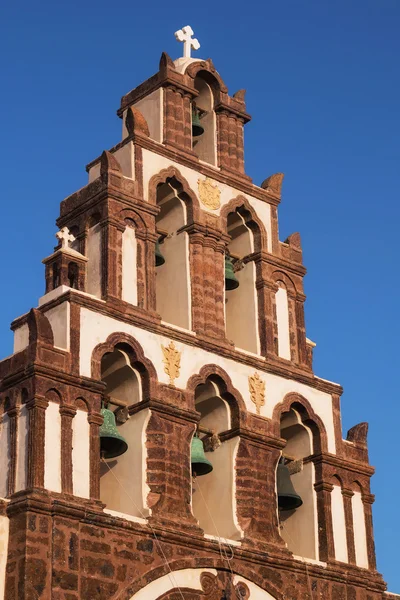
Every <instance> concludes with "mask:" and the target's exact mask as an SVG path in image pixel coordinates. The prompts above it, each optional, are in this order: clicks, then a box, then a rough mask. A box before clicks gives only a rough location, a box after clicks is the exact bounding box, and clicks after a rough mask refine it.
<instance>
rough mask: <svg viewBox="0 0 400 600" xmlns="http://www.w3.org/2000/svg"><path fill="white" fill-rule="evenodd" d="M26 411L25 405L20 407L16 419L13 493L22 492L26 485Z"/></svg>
mask: <svg viewBox="0 0 400 600" xmlns="http://www.w3.org/2000/svg"><path fill="white" fill-rule="evenodd" d="M28 419H29V417H28V409H27V408H26V406H25V405H23V406H22V407H21V412H20V415H19V417H18V442H17V473H16V481H15V491H16V492H19V491H20V490H24V489H25V488H26V484H27V473H28V431H29V420H28Z"/></svg>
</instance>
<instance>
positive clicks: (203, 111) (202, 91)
mask: <svg viewBox="0 0 400 600" xmlns="http://www.w3.org/2000/svg"><path fill="white" fill-rule="evenodd" d="M194 87H195V88H196V90H197V91H198V96H197V97H196V99H195V101H194V102H193V110H194V111H197V112H198V116H199V118H200V123H201V125H202V127H203V128H204V133H203V134H202V135H200V136H196V137H195V136H192V147H193V150H194V152H195V153H196V154H197V156H198V157H199V159H200V160H202V161H204V162H206V163H209V164H211V165H216V163H217V135H216V132H217V125H216V115H215V111H214V104H215V101H214V94H213V90H212V88H211V86H210V85H209V84H208V83H207V82H206V81H205V80H204V78H203V77H202V75H201V73H200V74H198V75H197V76H196V77H195V80H194ZM192 118H193V113H192Z"/></svg>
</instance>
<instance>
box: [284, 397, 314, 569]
mask: <svg viewBox="0 0 400 600" xmlns="http://www.w3.org/2000/svg"><path fill="white" fill-rule="evenodd" d="M300 410H301V409H298V408H297V407H296V408H294V407H293V406H292V407H291V409H290V410H289V411H288V412H285V413H283V414H282V418H281V424H280V434H281V437H282V438H283V439H285V440H286V446H285V448H284V450H283V456H284V457H285V459H286V463H287V466H288V469H289V473H290V480H291V482H292V484H293V486H294V489H295V491H296V493H297V494H298V495H299V496H300V497H301V499H302V501H303V504H302V505H301V506H300V507H299V508H296V509H295V510H279V523H280V530H281V536H282V537H283V539H284V540H285V542H286V544H287V547H288V549H289V550H290V551H291V552H293V554H294V555H295V556H301V557H304V558H311V559H315V560H317V559H318V524H317V504H316V494H315V490H314V483H315V474H314V465H313V463H312V462H311V461H310V460H307V459H308V457H309V456H310V455H311V454H313V432H312V431H311V429H310V427H308V426H307V425H305V424H304V423H303V421H302V418H301V412H300ZM277 493H279V490H277Z"/></svg>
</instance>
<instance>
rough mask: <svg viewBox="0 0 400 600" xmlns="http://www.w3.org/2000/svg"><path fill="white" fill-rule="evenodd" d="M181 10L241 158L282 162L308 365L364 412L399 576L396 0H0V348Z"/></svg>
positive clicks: (388, 545) (394, 577) (256, 174)
mask: <svg viewBox="0 0 400 600" xmlns="http://www.w3.org/2000/svg"><path fill="white" fill-rule="evenodd" d="M188 23H189V24H190V25H192V27H193V29H194V30H195V34H196V36H197V37H198V38H199V40H200V42H201V46H202V47H201V49H200V51H199V52H198V53H197V55H198V56H200V57H202V58H208V57H211V58H212V59H213V61H214V64H215V66H216V68H217V69H218V71H219V72H220V73H221V75H222V77H223V79H224V80H225V83H226V84H227V86H228V88H229V90H230V92H231V93H233V92H235V91H236V90H238V89H240V88H246V89H247V106H248V110H249V112H250V113H251V114H252V116H253V120H252V121H251V123H249V124H248V125H247V126H246V140H245V141H246V154H245V157H246V166H247V172H248V174H249V175H251V176H252V177H253V179H254V182H255V183H257V184H260V183H261V181H262V180H263V179H264V178H265V177H267V176H269V175H270V174H272V173H275V172H277V171H283V172H284V173H285V180H284V187H283V202H282V205H281V207H280V233H281V239H285V237H286V236H287V235H288V234H290V233H292V232H293V231H300V232H301V235H302V240H303V250H304V261H305V264H306V266H307V267H308V275H307V277H306V280H305V290H306V294H307V296H308V300H307V303H306V317H307V335H308V336H309V337H310V338H311V339H313V340H315V341H316V342H317V348H316V351H315V370H316V373H317V374H318V375H320V376H321V377H324V378H327V379H332V380H334V381H338V382H340V383H341V384H342V385H343V386H344V390H345V393H344V396H343V402H342V409H343V429H344V433H346V431H347V429H348V428H349V427H351V426H352V425H354V424H355V423H358V422H360V421H369V423H370V434H369V448H370V460H371V463H372V464H373V465H375V466H376V468H377V474H376V475H375V476H374V478H373V483H372V488H373V492H374V493H375V494H376V503H375V506H374V520H375V521H374V522H375V537H376V546H377V554H378V566H379V569H380V570H381V571H382V572H383V574H384V577H385V579H386V580H387V581H388V583H389V588H390V589H392V591H397V592H400V570H399V568H398V560H399V559H398V539H399V537H400V514H399V511H398V510H397V505H398V498H399V495H400V478H399V476H398V462H397V460H395V456H397V455H398V453H399V449H398V443H399V422H398V403H399V385H398V377H399V373H398V371H399V369H398V364H399V359H398V350H399V339H400V326H399V265H398V262H399V258H400V257H399V243H398V223H399V220H400V209H399V178H398V172H399V158H400V156H399V154H400V151H399V139H400V118H399V107H400V83H399V56H400V35H399V31H400V2H399V0H374V1H373V0H331V1H330V2H328V1H326V0H285V1H283V0H281V1H276V0H275V2H270V1H266V2H261V1H260V0H259V1H257V2H256V1H254V0H248V1H247V2H245V3H242V2H238V1H237V0H234V1H232V2H229V3H227V2H223V1H222V2H214V3H205V4H204V3H203V4H201V3H198V2H187V1H186V2H182V1H181V0H179V1H175V2H161V1H160V0H153V1H152V2H140V3H139V2H132V1H131V2H126V0H122V1H120V2H118V3H116V4H113V3H110V2H105V1H104V0H96V2H94V1H93V0H82V1H81V2H77V1H76V0H75V1H70V2H63V3H61V2H50V1H49V0H42V1H41V2H28V1H27V0H20V1H16V2H14V3H11V2H7V3H6V2H4V3H3V5H2V7H1V8H0V65H1V73H2V76H1V83H2V85H1V93H0V104H1V111H0V132H1V141H2V144H1V149H0V153H1V156H0V172H1V197H2V203H1V208H2V213H1V219H0V252H1V256H2V258H3V260H2V281H1V291H2V293H1V295H0V327H1V336H0V354H1V356H7V355H9V354H10V353H11V348H12V336H11V333H10V332H9V330H8V328H9V323H10V322H11V320H12V319H13V318H14V317H16V316H18V315H20V314H22V313H24V312H26V311H27V310H29V308H30V307H31V306H35V305H36V303H37V299H38V297H39V296H40V295H42V293H43V287H44V277H43V266H42V264H41V260H42V258H43V257H45V256H47V255H48V254H49V253H50V252H51V250H52V248H53V246H54V244H55V238H54V233H55V231H56V229H55V224H54V220H55V218H56V217H57V214H58V205H59V202H60V201H61V200H62V199H63V198H64V197H65V196H66V195H68V194H70V193H72V192H74V191H75V190H77V189H78V188H80V187H82V186H83V185H85V183H86V173H85V170H84V167H85V164H86V163H88V162H89V161H91V160H92V159H93V158H95V157H96V156H98V155H99V154H100V153H101V151H102V150H103V149H106V148H109V147H111V146H112V145H114V143H116V142H117V141H119V140H120V131H121V123H120V120H119V119H118V118H117V117H116V115H115V111H116V109H117V108H118V106H119V100H120V97H121V96H122V95H123V94H125V93H126V92H128V91H129V90H130V89H132V88H134V87H135V86H136V85H137V84H139V83H140V82H141V81H143V80H144V79H146V78H147V77H149V76H150V75H152V74H153V73H154V72H156V70H157V68H158V61H159V57H160V55H161V52H162V51H163V50H165V51H167V52H168V53H169V54H170V55H171V56H172V57H173V58H177V57H178V56H180V53H181V47H180V45H179V44H178V43H177V42H176V41H175V39H174V36H173V33H174V31H175V30H176V29H178V28H180V27H182V26H183V25H186V24H188Z"/></svg>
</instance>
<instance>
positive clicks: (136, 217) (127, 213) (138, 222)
mask: <svg viewBox="0 0 400 600" xmlns="http://www.w3.org/2000/svg"><path fill="white" fill-rule="evenodd" d="M119 218H120V220H121V224H124V225H127V224H128V223H127V222H129V221H132V222H133V223H134V226H135V230H137V231H146V230H147V226H146V222H145V220H144V219H143V216H142V215H141V214H140V213H139V212H137V211H135V210H132V209H131V208H123V209H122V210H121V211H120V213H119Z"/></svg>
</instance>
